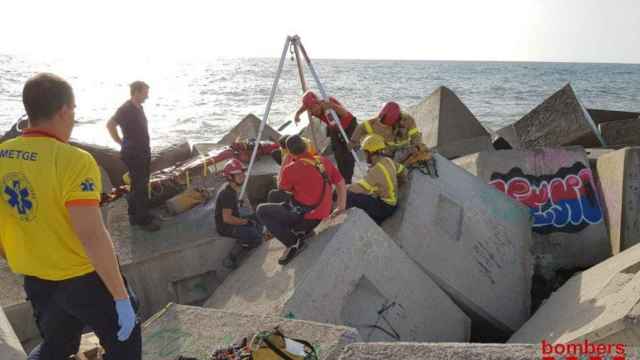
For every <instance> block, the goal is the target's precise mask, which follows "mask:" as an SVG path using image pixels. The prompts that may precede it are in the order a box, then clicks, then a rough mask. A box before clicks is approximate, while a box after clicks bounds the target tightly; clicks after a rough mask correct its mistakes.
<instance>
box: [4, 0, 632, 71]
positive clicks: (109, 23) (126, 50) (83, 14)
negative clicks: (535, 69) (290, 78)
mask: <svg viewBox="0 0 640 360" xmlns="http://www.w3.org/2000/svg"><path fill="white" fill-rule="evenodd" d="M1 9H2V11H1V12H0V34H2V40H0V53H9V54H27V55H32V56H36V57H38V56H55V57H74V58H77V59H88V60H91V61H94V60H95V61H97V62H98V63H99V62H100V61H103V62H104V61H111V60H115V59H118V60H119V61H122V60H124V59H127V58H131V57H136V58H140V57H148V58H153V59H158V58H163V59H168V58H170V59H201V58H202V59H207V58H220V57H279V56H280V53H281V51H282V47H283V45H284V41H285V39H286V36H287V35H292V34H298V35H300V37H301V39H302V42H303V44H304V45H305V47H306V48H307V50H308V52H309V55H310V56H311V57H312V58H332V59H397V60H490V61H563V62H621V63H640V46H638V44H640V1H638V0H609V1H605V0H437V1H435V0H417V1H407V0H393V1H391V0H387V1H378V0H369V1H353V0H352V1H348V0H325V1H316V2H311V1H301V0H278V1H264V0H262V1H248V0H230V1H229V0H226V1H204V0H203V1H196V0H180V1H159V0H155V1H151V0H134V1H121V0H110V1H99V2H98V1H79V0H58V1H35V0H20V1H3V4H2V6H1Z"/></svg>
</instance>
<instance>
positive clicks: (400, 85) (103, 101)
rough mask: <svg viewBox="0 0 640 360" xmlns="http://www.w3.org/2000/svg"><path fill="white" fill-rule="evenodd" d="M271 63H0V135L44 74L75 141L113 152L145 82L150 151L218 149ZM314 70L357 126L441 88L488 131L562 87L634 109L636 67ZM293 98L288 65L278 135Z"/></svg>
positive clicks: (638, 100) (257, 99)
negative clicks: (189, 144)
mask: <svg viewBox="0 0 640 360" xmlns="http://www.w3.org/2000/svg"><path fill="white" fill-rule="evenodd" d="M277 63H278V59H275V58H274V59H266V58H263V59H217V60H210V61H193V62H173V61H170V60H166V59H136V60H133V61H132V60H130V59H119V58H116V59H103V58H98V57H96V58H95V59H88V58H87V57H85V58H82V59H79V58H73V57H70V58H66V59H53V58H52V59H46V60H43V59H41V58H35V57H26V56H12V55H6V54H4V55H3V54H0V131H4V130H6V129H8V128H9V127H10V126H11V125H12V124H13V123H14V122H15V121H16V119H17V118H18V117H20V116H21V115H22V114H23V112H24V110H23V107H22V103H21V91H22V87H23V85H24V82H25V81H26V79H28V78H29V77H30V76H31V75H33V74H34V73H36V72H40V71H49V72H53V73H56V74H59V75H61V76H63V77H65V78H66V79H67V80H69V81H70V83H71V84H72V86H73V87H74V89H75V92H76V102H77V109H76V119H77V120H78V122H79V123H78V125H77V126H76V128H75V130H74V133H73V137H74V138H76V139H79V140H82V141H85V142H91V143H97V144H102V145H109V146H114V144H113V143H112V142H111V141H110V139H109V136H108V134H107V131H106V130H105V127H104V123H105V121H106V120H107V119H108V118H109V117H110V116H111V115H112V114H113V113H114V112H115V110H116V109H117V107H118V106H119V105H120V104H121V103H122V102H124V101H125V100H126V99H127V98H128V87H127V84H128V83H130V82H131V81H133V80H136V79H142V80H145V81H146V82H147V83H149V84H150V86H151V91H150V98H149V100H148V101H147V103H145V111H146V114H147V117H148V118H149V122H150V131H151V137H152V146H154V147H160V146H164V145H166V144H167V143H174V142H177V141H180V140H187V139H188V140H191V141H215V140H217V139H219V138H220V137H222V136H223V135H224V134H225V133H226V131H227V130H228V129H230V128H231V127H233V126H234V125H235V123H237V122H238V121H239V120H240V119H241V118H242V117H243V116H244V115H246V114H248V113H254V114H256V115H257V116H258V117H262V114H263V113H264V110H265V104H266V102H267V99H268V96H269V92H270V90H271V86H272V83H273V79H274V75H275V72H276V68H277ZM315 65H316V70H317V71H318V73H319V75H320V77H321V79H322V80H323V83H324V85H325V87H326V88H327V89H328V91H329V93H330V94H332V95H334V96H336V97H337V98H338V99H340V100H341V101H342V102H343V103H344V104H345V105H346V106H347V107H348V108H349V109H350V110H351V111H352V112H353V113H354V114H355V115H356V116H357V117H359V118H367V117H370V116H372V115H374V114H375V113H376V112H377V110H378V109H379V107H380V106H381V105H382V103H384V102H385V101H388V100H392V99H393V100H395V101H397V102H399V103H400V104H401V105H403V106H409V105H414V104H416V103H418V102H419V101H420V100H422V99H423V98H424V97H426V96H428V95H429V94H430V93H431V92H433V90H434V89H435V88H436V87H438V86H440V85H445V86H447V87H449V88H451V89H452V90H453V91H454V92H456V94H458V96H459V97H460V98H461V99H462V101H463V102H464V103H465V104H466V105H467V106H468V107H469V109H470V110H471V111H472V112H473V113H474V114H475V115H476V116H477V117H478V119H479V120H480V121H481V122H482V123H483V124H484V125H485V126H486V127H487V128H489V129H493V130H496V129H498V128H500V127H502V126H505V125H508V124H510V123H512V122H514V121H516V120H518V119H519V118H520V117H521V116H523V115H524V114H526V113H527V112H528V111H530V110H531V109H532V108H534V107H535V106H536V105H537V104H539V103H540V102H541V101H542V100H543V99H544V98H545V97H547V96H549V95H551V94H552V93H553V92H555V91H556V90H558V89H559V88H561V87H562V86H563V85H564V84H565V83H567V82H571V83H572V84H573V86H574V89H575V90H576V92H577V93H578V96H579V97H580V99H581V100H582V102H583V104H584V105H585V106H587V107H593V108H605V109H614V110H627V111H639V110H640V65H620V64H571V63H496V62H440V61H380V60H317V61H315ZM310 80H312V79H311V76H310V74H307V81H309V83H310V84H312V81H310ZM312 85H313V84H312ZM300 94H301V90H300V85H299V82H298V78H297V69H296V66H295V63H294V62H293V61H292V60H290V59H287V62H286V64H285V67H284V71H283V75H282V78H281V80H280V82H279V86H278V92H277V95H276V98H275V100H274V103H273V106H272V108H271V113H270V116H269V123H270V124H271V125H273V126H274V127H277V126H278V125H280V124H282V123H284V122H285V121H287V120H288V119H290V118H291V114H292V113H293V112H294V111H295V110H296V109H297V107H298V104H299V96H300Z"/></svg>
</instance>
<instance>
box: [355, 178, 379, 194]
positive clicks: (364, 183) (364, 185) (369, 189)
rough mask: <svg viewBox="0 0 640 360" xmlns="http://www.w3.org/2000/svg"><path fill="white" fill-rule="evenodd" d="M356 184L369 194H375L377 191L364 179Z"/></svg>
mask: <svg viewBox="0 0 640 360" xmlns="http://www.w3.org/2000/svg"><path fill="white" fill-rule="evenodd" d="M356 184H358V185H360V186H362V188H363V189H365V190H366V191H367V192H368V193H370V194H371V193H374V192H376V190H377V189H376V187H375V186H372V185H371V184H369V183H368V182H367V180H365V179H361V180H358V181H357V182H356Z"/></svg>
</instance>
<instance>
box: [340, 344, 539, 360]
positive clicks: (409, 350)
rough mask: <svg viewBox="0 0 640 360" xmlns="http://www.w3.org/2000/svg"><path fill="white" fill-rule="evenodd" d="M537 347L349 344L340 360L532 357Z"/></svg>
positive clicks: (526, 359) (502, 359)
mask: <svg viewBox="0 0 640 360" xmlns="http://www.w3.org/2000/svg"><path fill="white" fill-rule="evenodd" d="M540 358H541V356H540V346H538V345H530V344H513V345H503V344H461V343H445V344H433V343H355V344H351V345H348V346H347V347H346V348H345V349H344V351H343V352H342V355H341V356H340V360H387V359H402V360H445V359H476V360H534V359H540Z"/></svg>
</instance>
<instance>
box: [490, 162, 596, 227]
mask: <svg viewBox="0 0 640 360" xmlns="http://www.w3.org/2000/svg"><path fill="white" fill-rule="evenodd" d="M489 184H490V185H493V186H494V187H495V188H496V189H498V190H500V191H502V192H503V193H505V194H507V196H509V197H511V198H513V199H516V200H518V201H520V202H521V203H523V204H525V205H526V206H528V207H529V211H530V212H531V215H532V216H533V231H535V232H537V233H540V234H548V233H552V232H568V233H574V232H578V231H580V230H582V229H584V228H586V227H587V226H589V225H591V224H597V223H600V222H602V209H601V207H600V204H599V203H598V196H597V194H596V190H595V186H594V181H593V174H592V173H591V170H590V169H588V168H587V167H586V166H584V164H582V163H580V162H576V163H574V164H573V165H572V166H571V167H563V168H560V169H559V170H558V171H557V172H556V173H555V174H553V175H541V176H533V175H526V174H524V173H523V171H522V169H520V168H518V167H515V168H513V169H511V170H509V172H508V173H506V174H501V173H494V174H492V175H491V181H490V182H489Z"/></svg>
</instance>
